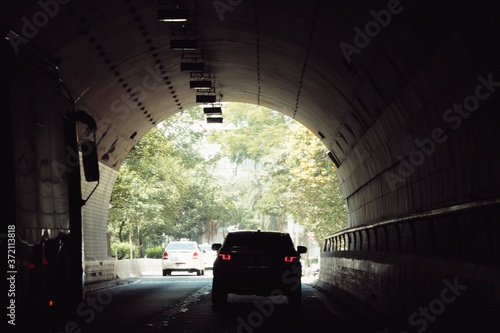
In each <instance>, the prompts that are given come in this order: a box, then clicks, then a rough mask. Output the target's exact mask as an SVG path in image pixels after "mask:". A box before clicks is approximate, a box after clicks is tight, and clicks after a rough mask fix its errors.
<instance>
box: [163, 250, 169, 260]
mask: <svg viewBox="0 0 500 333" xmlns="http://www.w3.org/2000/svg"><path fill="white" fill-rule="evenodd" d="M163 259H167V260H168V253H167V251H165V252H163Z"/></svg>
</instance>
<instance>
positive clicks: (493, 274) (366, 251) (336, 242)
mask: <svg viewBox="0 0 500 333" xmlns="http://www.w3.org/2000/svg"><path fill="white" fill-rule="evenodd" d="M499 219H500V207H499V205H498V203H497V204H496V205H494V206H492V207H482V208H480V209H476V210H473V211H468V212H453V213H447V214H442V215H441V216H439V217H435V218H433V217H428V218H422V219H419V220H412V221H406V222H393V223H388V224H381V225H379V226H377V227H375V226H374V227H371V228H368V229H366V228H360V229H359V230H353V231H352V232H345V233H339V234H338V235H336V236H335V237H330V238H327V239H326V240H325V244H324V248H323V252H322V255H321V271H320V278H319V280H320V285H321V286H322V287H323V288H324V289H325V290H327V291H328V292H330V293H332V294H333V295H336V296H340V297H342V298H343V299H344V300H347V302H350V303H351V304H352V305H356V307H357V308H358V309H360V310H361V312H363V313H364V314H365V315H366V316H368V317H369V318H372V319H373V320H374V321H376V322H377V321H378V322H379V323H380V325H381V326H380V327H379V328H380V329H384V328H385V329H388V330H389V332H394V331H395V332H402V331H405V330H408V331H410V332H413V331H415V330H420V329H424V326H425V329H424V330H425V331H427V332H444V331H446V332H451V331H453V332H473V331H481V330H482V329H485V331H487V330H486V329H487V328H488V325H491V324H493V322H494V320H496V314H497V313H499V312H498V311H499V310H500V309H499V304H500V269H499V266H498V264H499V263H500V245H499V244H500V225H499V224H498V221H499ZM426 308H427V309H429V311H430V312H429V313H430V317H435V319H433V320H432V322H431V321H429V320H427V319H425V315H424V314H423V313H424V312H422V311H425V309H426ZM421 309H424V310H421ZM438 317H439V318H438ZM437 319H439V320H437ZM424 320H426V321H425V322H424ZM384 325H385V326H386V327H382V326H384Z"/></svg>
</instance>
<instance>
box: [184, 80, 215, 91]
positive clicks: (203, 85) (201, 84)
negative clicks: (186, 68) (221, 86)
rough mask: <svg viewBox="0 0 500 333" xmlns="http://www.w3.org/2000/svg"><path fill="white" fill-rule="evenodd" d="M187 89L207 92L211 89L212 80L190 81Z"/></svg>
mask: <svg viewBox="0 0 500 333" xmlns="http://www.w3.org/2000/svg"><path fill="white" fill-rule="evenodd" d="M189 87H190V88H191V89H196V90H209V89H212V80H191V81H189Z"/></svg>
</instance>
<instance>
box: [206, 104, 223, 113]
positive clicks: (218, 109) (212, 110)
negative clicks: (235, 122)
mask: <svg viewBox="0 0 500 333" xmlns="http://www.w3.org/2000/svg"><path fill="white" fill-rule="evenodd" d="M203 113H205V114H208V115H211V114H222V108H221V107H220V106H212V107H206V108H203Z"/></svg>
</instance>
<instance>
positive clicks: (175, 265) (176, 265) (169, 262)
mask: <svg viewBox="0 0 500 333" xmlns="http://www.w3.org/2000/svg"><path fill="white" fill-rule="evenodd" d="M162 269H163V276H167V275H171V273H172V272H189V273H194V272H196V274H197V275H205V264H204V263H203V251H202V249H200V247H199V246H198V243H197V242H195V241H173V242H170V243H168V245H167V247H166V248H165V251H164V252H163V259H162Z"/></svg>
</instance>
